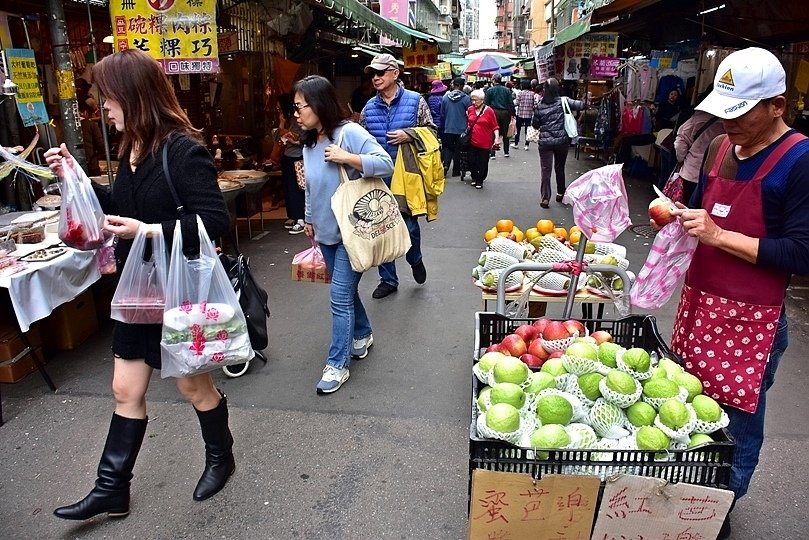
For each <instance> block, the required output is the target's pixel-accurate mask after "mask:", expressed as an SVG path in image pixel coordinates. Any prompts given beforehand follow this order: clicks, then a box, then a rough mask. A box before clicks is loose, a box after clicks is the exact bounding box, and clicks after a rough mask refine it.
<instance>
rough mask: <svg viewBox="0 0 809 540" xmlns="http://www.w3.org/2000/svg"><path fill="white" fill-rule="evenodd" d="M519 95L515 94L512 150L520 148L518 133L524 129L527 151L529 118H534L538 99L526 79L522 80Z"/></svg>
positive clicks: (526, 148)
mask: <svg viewBox="0 0 809 540" xmlns="http://www.w3.org/2000/svg"><path fill="white" fill-rule="evenodd" d="M520 86H521V90H520V93H519V94H517V100H516V106H517V133H516V134H515V135H514V148H518V147H519V146H520V133H521V132H522V130H523V128H525V135H526V139H525V150H526V151H527V150H528V144H529V142H528V126H530V125H531V118H533V116H534V109H536V107H537V103H539V98H538V97H537V95H536V94H535V93H534V91H533V90H531V83H530V82H529V81H528V79H523V81H522V84H521V85H520Z"/></svg>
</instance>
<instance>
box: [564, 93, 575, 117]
mask: <svg viewBox="0 0 809 540" xmlns="http://www.w3.org/2000/svg"><path fill="white" fill-rule="evenodd" d="M561 99H562V112H563V113H565V114H573V113H572V112H571V110H570V104H569V103H568V102H567V98H566V97H565V96H562V98H561Z"/></svg>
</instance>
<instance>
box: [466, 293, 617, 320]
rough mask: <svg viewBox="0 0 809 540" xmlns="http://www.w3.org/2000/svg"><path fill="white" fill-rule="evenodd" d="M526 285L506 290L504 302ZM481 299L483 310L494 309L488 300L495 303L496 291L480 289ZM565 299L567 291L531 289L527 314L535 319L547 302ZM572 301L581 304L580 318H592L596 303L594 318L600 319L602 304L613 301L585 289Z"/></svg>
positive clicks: (544, 309) (542, 311) (554, 302)
mask: <svg viewBox="0 0 809 540" xmlns="http://www.w3.org/2000/svg"><path fill="white" fill-rule="evenodd" d="M525 287H526V285H523V286H522V287H521V288H520V289H517V290H515V291H511V292H506V293H505V299H506V303H507V304H508V302H512V301H514V300H517V299H519V298H520V296H522V295H523V293H524V292H525ZM481 300H482V302H483V311H494V310H493V309H491V310H490V309H489V302H494V303H495V304H496V303H497V291H495V290H494V289H492V290H486V289H481ZM566 300H567V293H566V292H565V293H564V294H561V295H552V294H542V293H540V292H537V291H535V290H532V291H531V293H530V294H529V295H528V316H529V317H531V318H533V319H535V318H539V317H542V316H544V315H545V312H546V311H547V308H548V304H564V303H565V301H566ZM573 301H574V303H577V304H581V310H582V318H584V319H592V318H593V306H594V305H596V304H597V305H598V309H597V314H596V318H598V319H601V318H603V316H604V304H612V303H613V301H612V299H611V298H608V297H606V296H602V295H600V294H593V293H591V292H589V291H587V290H586V289H582V290H580V291H579V292H578V293H577V294H576V296H575V297H573Z"/></svg>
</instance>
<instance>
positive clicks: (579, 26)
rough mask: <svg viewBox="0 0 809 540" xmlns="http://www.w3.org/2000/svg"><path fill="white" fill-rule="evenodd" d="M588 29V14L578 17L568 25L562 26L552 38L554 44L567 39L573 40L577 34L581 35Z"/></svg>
mask: <svg viewBox="0 0 809 540" xmlns="http://www.w3.org/2000/svg"><path fill="white" fill-rule="evenodd" d="M589 31H590V14H589V13H588V14H587V16H586V17H585V18H583V19H580V20H578V21H576V22H574V23H573V24H571V25H570V26H568V27H566V28H563V29H562V30H561V31H559V33H558V34H556V36H555V37H554V38H553V42H554V45H562V44H564V43H567V42H568V41H573V40H574V39H576V38H577V37H579V36H583V35H584V34H586V33H587V32H589Z"/></svg>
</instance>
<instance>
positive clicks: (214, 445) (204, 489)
mask: <svg viewBox="0 0 809 540" xmlns="http://www.w3.org/2000/svg"><path fill="white" fill-rule="evenodd" d="M220 394H221V392H220ZM194 410H195V411H197V410H196V409H194ZM197 416H198V417H199V426H200V428H202V440H204V441H205V470H204V471H202V476H201V477H200V479H199V482H197V487H196V489H195V490H194V500H195V501H204V500H205V499H208V498H210V497H213V496H214V495H216V494H217V493H219V491H220V490H221V489H222V488H223V487H225V484H226V483H227V481H228V478H230V475H232V474H233V471H235V470H236V461H235V460H234V459H233V437H232V436H231V434H230V428H228V398H227V396H226V395H224V394H222V399H221V400H220V401H219V405H217V406H216V408H214V409H211V410H210V411H204V412H203V411H197Z"/></svg>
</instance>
